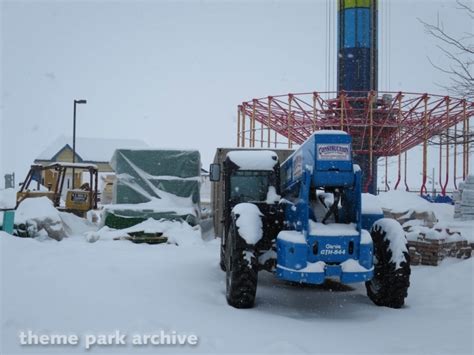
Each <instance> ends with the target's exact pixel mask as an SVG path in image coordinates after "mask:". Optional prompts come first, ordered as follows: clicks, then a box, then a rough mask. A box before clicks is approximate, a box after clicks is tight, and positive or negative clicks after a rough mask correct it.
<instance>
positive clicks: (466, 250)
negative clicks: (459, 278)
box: [408, 233, 472, 266]
mask: <svg viewBox="0 0 474 355" xmlns="http://www.w3.org/2000/svg"><path fill="white" fill-rule="evenodd" d="M408 247H409V253H410V264H411V265H419V264H421V265H432V266H438V265H439V263H440V262H441V261H442V260H443V259H444V258H446V257H448V256H450V257H456V258H459V259H467V258H470V257H471V255H472V248H471V245H470V244H469V243H468V242H467V240H456V241H450V240H447V239H429V238H426V237H425V236H424V235H423V234H421V233H420V236H419V237H418V240H416V241H415V240H411V241H409V242H408Z"/></svg>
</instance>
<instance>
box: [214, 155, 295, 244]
mask: <svg viewBox="0 0 474 355" xmlns="http://www.w3.org/2000/svg"><path fill="white" fill-rule="evenodd" d="M235 150H270V151H272V152H275V153H276V154H277V156H278V160H279V161H280V162H282V161H284V160H286V159H287V158H288V157H289V156H290V155H291V154H292V153H293V152H294V150H293V149H271V148H217V149H216V154H215V155H214V160H213V164H219V165H220V167H221V168H220V171H221V172H222V171H224V170H223V167H222V163H223V162H224V160H225V159H226V157H227V153H229V152H231V151H235ZM211 186H212V187H211V213H212V218H213V226H214V233H215V235H216V237H219V238H222V236H223V233H224V204H225V201H224V189H225V181H224V179H220V180H219V181H216V182H213V183H212V185H211Z"/></svg>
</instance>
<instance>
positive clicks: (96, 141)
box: [36, 136, 149, 162]
mask: <svg viewBox="0 0 474 355" xmlns="http://www.w3.org/2000/svg"><path fill="white" fill-rule="evenodd" d="M67 146H68V147H69V148H71V149H72V137H70V136H59V137H58V138H56V139H55V140H54V142H53V143H51V144H50V145H49V146H48V147H47V148H46V149H45V150H44V151H43V152H41V153H40V154H39V155H38V157H37V158H36V160H52V159H53V158H54V157H55V156H56V155H57V154H58V153H59V152H60V151H61V150H63V149H64V148H65V147H67ZM119 148H120V149H143V148H149V146H148V144H146V143H145V142H144V141H142V140H139V139H109V138H85V137H76V154H77V155H78V156H79V157H80V158H81V159H82V160H83V161H94V162H108V161H109V160H110V159H111V158H112V155H113V154H114V152H115V150H116V149H119Z"/></svg>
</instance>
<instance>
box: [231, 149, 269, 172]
mask: <svg viewBox="0 0 474 355" xmlns="http://www.w3.org/2000/svg"><path fill="white" fill-rule="evenodd" d="M227 158H229V159H230V160H231V161H232V162H233V163H234V164H236V165H237V166H238V167H239V168H240V169H242V170H273V167H274V166H275V164H276V163H277V162H278V156H277V155H276V153H275V152H272V151H271V150H242V151H232V152H229V153H227Z"/></svg>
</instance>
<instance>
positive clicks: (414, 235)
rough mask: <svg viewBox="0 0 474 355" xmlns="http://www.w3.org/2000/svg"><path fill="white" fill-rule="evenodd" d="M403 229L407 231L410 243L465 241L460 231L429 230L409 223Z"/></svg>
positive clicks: (445, 229) (446, 229) (447, 229)
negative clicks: (428, 240) (424, 240)
mask: <svg viewBox="0 0 474 355" xmlns="http://www.w3.org/2000/svg"><path fill="white" fill-rule="evenodd" d="M409 222H413V221H409ZM403 229H404V230H406V237H407V239H408V240H409V241H417V240H420V239H430V240H441V241H444V242H446V243H451V242H460V241H463V240H465V238H463V237H462V236H461V234H460V233H459V231H455V230H454V231H452V230H450V229H449V228H428V227H425V226H422V225H417V224H416V223H408V222H407V223H405V224H404V225H403Z"/></svg>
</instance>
